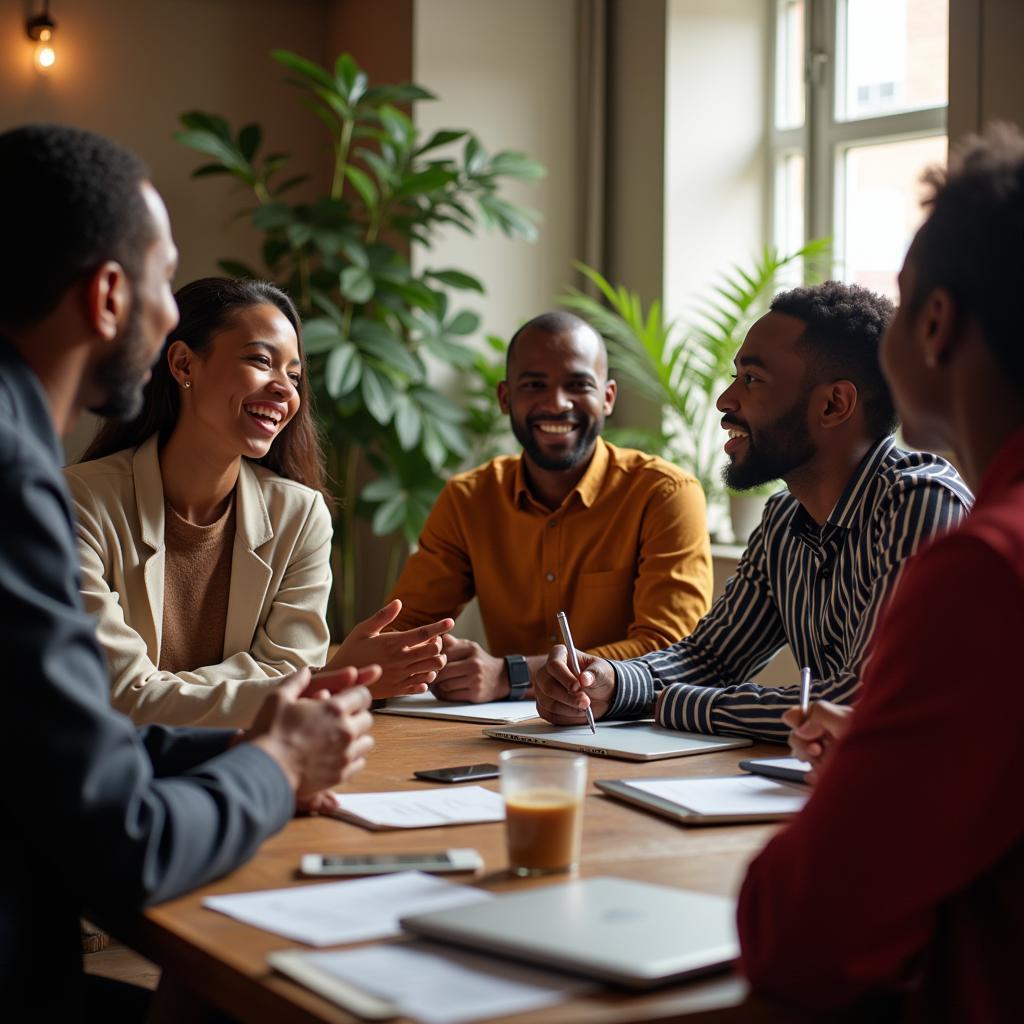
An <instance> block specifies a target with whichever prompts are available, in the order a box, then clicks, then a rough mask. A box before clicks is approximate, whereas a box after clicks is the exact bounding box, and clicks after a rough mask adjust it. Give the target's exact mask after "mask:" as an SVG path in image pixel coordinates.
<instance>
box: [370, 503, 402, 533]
mask: <svg viewBox="0 0 1024 1024" xmlns="http://www.w3.org/2000/svg"><path fill="white" fill-rule="evenodd" d="M404 522H405V495H404V494H393V495H392V496H391V497H390V498H388V499H387V500H386V501H384V502H382V503H381V504H380V505H378V506H377V509H376V511H375V512H374V513H373V532H374V533H375V534H376V535H377V536H378V537H386V536H387V535H388V534H389V533H394V532H395V530H397V529H398V528H399V527H400V526H401V525H402V524H403V523H404Z"/></svg>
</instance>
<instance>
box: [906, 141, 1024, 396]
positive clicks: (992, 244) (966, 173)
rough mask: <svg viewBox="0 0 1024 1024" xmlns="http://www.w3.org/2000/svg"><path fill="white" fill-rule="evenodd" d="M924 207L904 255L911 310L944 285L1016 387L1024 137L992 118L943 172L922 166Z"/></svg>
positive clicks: (1021, 368) (1021, 358) (1021, 352)
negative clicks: (909, 268) (924, 217)
mask: <svg viewBox="0 0 1024 1024" xmlns="http://www.w3.org/2000/svg"><path fill="white" fill-rule="evenodd" d="M923 180H924V182H925V184H926V185H928V186H929V187H930V188H931V194H930V195H929V196H928V197H927V198H926V199H925V200H924V205H925V206H926V207H929V208H930V210H931V212H930V215H929V217H928V219H927V220H926V221H925V222H924V225H923V226H922V227H921V229H920V231H918V233H917V237H916V238H915V239H914V242H913V244H912V245H911V247H910V252H909V254H908V257H907V259H908V262H909V263H910V264H911V266H912V267H913V269H914V286H913V293H912V294H911V295H910V296H908V298H907V301H906V305H907V308H908V310H909V312H910V314H911V316H914V315H916V314H917V313H918V312H919V311H920V309H921V306H922V304H923V303H924V300H925V298H927V296H928V294H929V292H931V291H933V290H934V289H935V288H945V289H947V290H948V291H949V293H950V294H951V295H952V297H953V301H954V303H955V304H956V308H957V312H958V313H959V314H960V316H962V317H969V318H971V319H972V320H974V321H975V322H976V323H977V324H978V325H979V326H980V327H981V330H982V334H983V335H984V338H985V341H986V343H987V344H988V346H989V347H990V349H991V350H992V353H993V355H994V356H995V358H996V360H997V361H998V363H999V365H1000V366H1002V368H1003V369H1004V370H1005V371H1006V372H1007V373H1008V374H1009V376H1010V379H1011V380H1013V381H1014V383H1015V385H1016V386H1017V387H1018V388H1020V389H1024V344H1022V343H1021V337H1020V333H1021V327H1020V287H1021V274H1022V272H1024V136H1022V135H1021V132H1020V130H1019V129H1018V128H1016V127H1015V126H1013V125H1009V124H993V125H990V126H989V127H988V129H987V130H986V131H985V133H984V134H983V135H981V136H978V135H972V136H969V137H967V138H966V139H964V141H963V143H962V145H960V146H959V147H957V148H956V149H954V150H953V152H952V153H951V154H950V158H949V169H948V171H946V170H943V169H942V168H939V167H933V168H930V169H929V170H928V171H926V172H925V174H924V178H923Z"/></svg>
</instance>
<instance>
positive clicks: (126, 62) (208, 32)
mask: <svg viewBox="0 0 1024 1024" xmlns="http://www.w3.org/2000/svg"><path fill="white" fill-rule="evenodd" d="M23 6H24V5H22V4H20V3H6V4H3V5H2V6H0V130H3V129H5V128H9V127H12V126H14V125H17V124H23V123H25V122H28V121H61V122H65V123H68V124H73V125H78V126H80V127H82V128H89V129H91V130H93V131H98V132H102V133H103V134H105V135H109V136H111V137H112V138H114V139H117V140H118V141H119V142H121V143H123V144H124V145H126V146H128V147H129V148H131V149H133V150H135V151H136V152H137V153H139V155H140V156H142V157H143V159H145V160H146V162H147V163H148V164H149V166H150V168H151V171H152V175H153V181H154V182H155V184H156V186H157V187H158V188H159V190H160V192H161V193H162V194H163V196H164V199H165V201H166V202H167V206H168V209H169V210H170V213H171V223H172V225H173V228H174V235H175V240H176V241H177V243H178V248H179V250H180V254H181V262H180V269H179V272H178V277H177V281H178V282H179V283H181V284H183V283H185V282H186V281H190V280H192V279H193V278H196V277H201V276H204V275H207V274H214V273H217V265H216V261H217V259H218V258H221V257H226V256H233V257H237V258H241V259H245V260H248V261H250V262H252V263H254V264H255V265H257V266H258V265H259V254H258V249H257V235H256V234H255V232H253V231H252V230H251V229H250V228H249V226H248V224H247V223H246V222H245V220H244V219H243V220H233V219H232V215H233V214H234V213H235V212H236V211H237V210H238V209H239V208H240V207H243V206H245V205H246V203H247V199H248V196H247V195H246V193H245V191H244V190H243V189H242V188H241V187H240V186H235V185H234V184H231V183H229V182H228V180H227V179H222V178H207V179H203V180H198V181H193V180H191V179H190V177H189V176H190V174H191V172H192V170H193V168H195V167H197V166H199V163H200V162H201V158H200V155H199V154H197V153H193V152H192V151H190V150H186V149H185V148H184V147H183V146H181V145H179V144H178V143H177V142H175V141H174V139H173V137H172V136H173V133H174V132H175V131H176V130H177V129H178V128H179V127H180V125H179V123H178V116H179V114H181V113H182V112H184V111H187V110H195V109H199V110H205V111H209V112H212V113H219V114H222V115H224V116H225V117H227V119H228V121H229V123H230V124H231V125H232V127H233V128H235V129H236V130H237V129H238V128H240V127H241V126H242V125H243V124H245V123H246V122H248V121H259V122H260V123H261V124H262V125H263V127H264V132H265V136H264V138H265V143H264V145H267V144H268V143H269V145H270V146H271V147H273V149H277V150H281V151H284V152H290V153H294V154H295V163H296V166H297V167H303V168H305V167H307V166H310V165H312V164H314V163H315V162H317V161H319V160H320V159H321V158H320V149H321V146H322V137H321V132H320V123H319V122H318V121H317V120H316V119H315V118H314V117H313V115H312V114H307V113H306V112H305V111H304V110H303V109H302V107H301V106H300V105H299V101H298V96H297V95H296V90H295V89H294V88H292V87H290V86H288V85H286V84H285V83H284V81H283V79H284V69H283V68H279V67H278V65H276V64H275V63H274V62H273V61H271V60H270V57H269V53H270V51H271V50H272V49H276V48H278V47H282V48H286V49H293V50H296V51H297V52H299V53H302V54H303V55H306V56H309V57H312V58H315V59H317V60H321V61H323V60H326V59H328V57H329V56H330V54H329V52H328V45H327V42H326V31H325V30H326V27H327V24H328V21H327V14H328V5H327V4H325V3H324V2H323V0H145V2H144V3H132V4H129V3H124V2H119V0H89V2H88V3H85V2H82V0H80V2H78V3H72V2H67V3H63V4H57V5H55V6H54V9H53V15H54V18H55V20H56V21H57V32H56V35H55V40H54V41H55V44H56V50H57V64H56V65H55V66H54V68H53V69H52V70H51V72H50V73H49V74H48V75H46V76H44V75H40V74H39V73H38V72H37V71H35V69H34V68H33V66H32V44H31V42H30V41H29V40H28V38H27V37H26V36H25V33H24V23H23V20H22V19H23ZM268 151H270V150H268ZM296 173H297V172H296ZM94 429H95V427H94V422H93V421H92V420H91V419H87V420H84V421H83V422H81V423H80V424H79V426H78V428H77V429H76V430H75V432H74V434H73V435H72V436H71V437H70V438H68V442H67V450H68V455H69V457H70V458H71V459H74V458H77V456H78V455H79V454H80V453H81V451H82V450H83V448H84V446H85V444H86V443H87V442H88V439H89V438H90V437H91V435H92V433H93V431H94Z"/></svg>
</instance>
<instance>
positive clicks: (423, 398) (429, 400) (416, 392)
mask: <svg viewBox="0 0 1024 1024" xmlns="http://www.w3.org/2000/svg"><path fill="white" fill-rule="evenodd" d="M409 396H410V397H411V398H412V399H413V401H414V402H416V404H417V405H418V406H419V407H420V408H421V409H425V410H426V411H427V412H428V413H430V415H431V417H433V418H435V419H440V420H447V421H448V422H449V423H462V422H464V421H465V419H466V413H465V410H463V409H461V408H460V407H459V406H457V405H456V404H455V403H454V402H452V401H451V399H449V398H445V396H444V395H441V394H439V393H438V392H436V391H434V390H433V389H432V388H427V387H418V388H410V389H409Z"/></svg>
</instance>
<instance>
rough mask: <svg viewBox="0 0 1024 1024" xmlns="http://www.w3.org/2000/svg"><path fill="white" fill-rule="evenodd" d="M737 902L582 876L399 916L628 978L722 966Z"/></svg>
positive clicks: (533, 957) (636, 982)
mask: <svg viewBox="0 0 1024 1024" xmlns="http://www.w3.org/2000/svg"><path fill="white" fill-rule="evenodd" d="M735 915H736V905H735V902H734V901H733V900H731V899H727V898H726V897H724V896H709V895H706V894H704V893H696V892H689V891H687V890H685V889H671V888H668V887H667V886H664V885H651V884H649V883H647V882H633V881H627V880H626V879H622V878H588V879H584V880H580V881H573V882H566V883H563V884H560V885H550V886H545V887H544V888H540V889H530V890H528V891H526V892H519V893H511V894H508V895H504V896H499V897H498V898H497V899H494V900H488V901H487V902H486V903H477V904H473V905H471V906H466V907H455V908H453V909H450V910H438V911H433V912H431V913H427V914H416V915H414V916H412V917H406V918H402V921H401V925H402V927H403V928H404V929H405V930H406V931H410V932H412V933H413V934H415V935H422V936H424V937H426V938H429V939H434V940H439V941H441V942H449V943H452V944H454V945H457V946H465V947H468V948H470V949H474V950H479V951H487V952H493V953H501V954H503V955H506V956H510V957H513V958H514V959H518V960H526V961H529V962H531V963H539V964H543V965H544V966H545V967H549V968H554V969H561V970H566V971H571V972H573V973H576V974H584V975H587V976H588V977H594V978H600V979H601V980H602V981H611V982H615V983H617V984H620V985H626V986H628V987H630V988H651V987H653V986H654V985H660V984H663V983H666V982H669V981H677V980H679V979H681V978H689V977H693V976H696V975H698V974H706V973H708V972H710V971H714V970H718V969H721V968H724V967H726V966H728V964H729V963H730V962H731V961H732V960H735V959H736V957H737V956H738V955H739V945H738V942H737V939H736V926H735V923H734V919H735Z"/></svg>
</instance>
